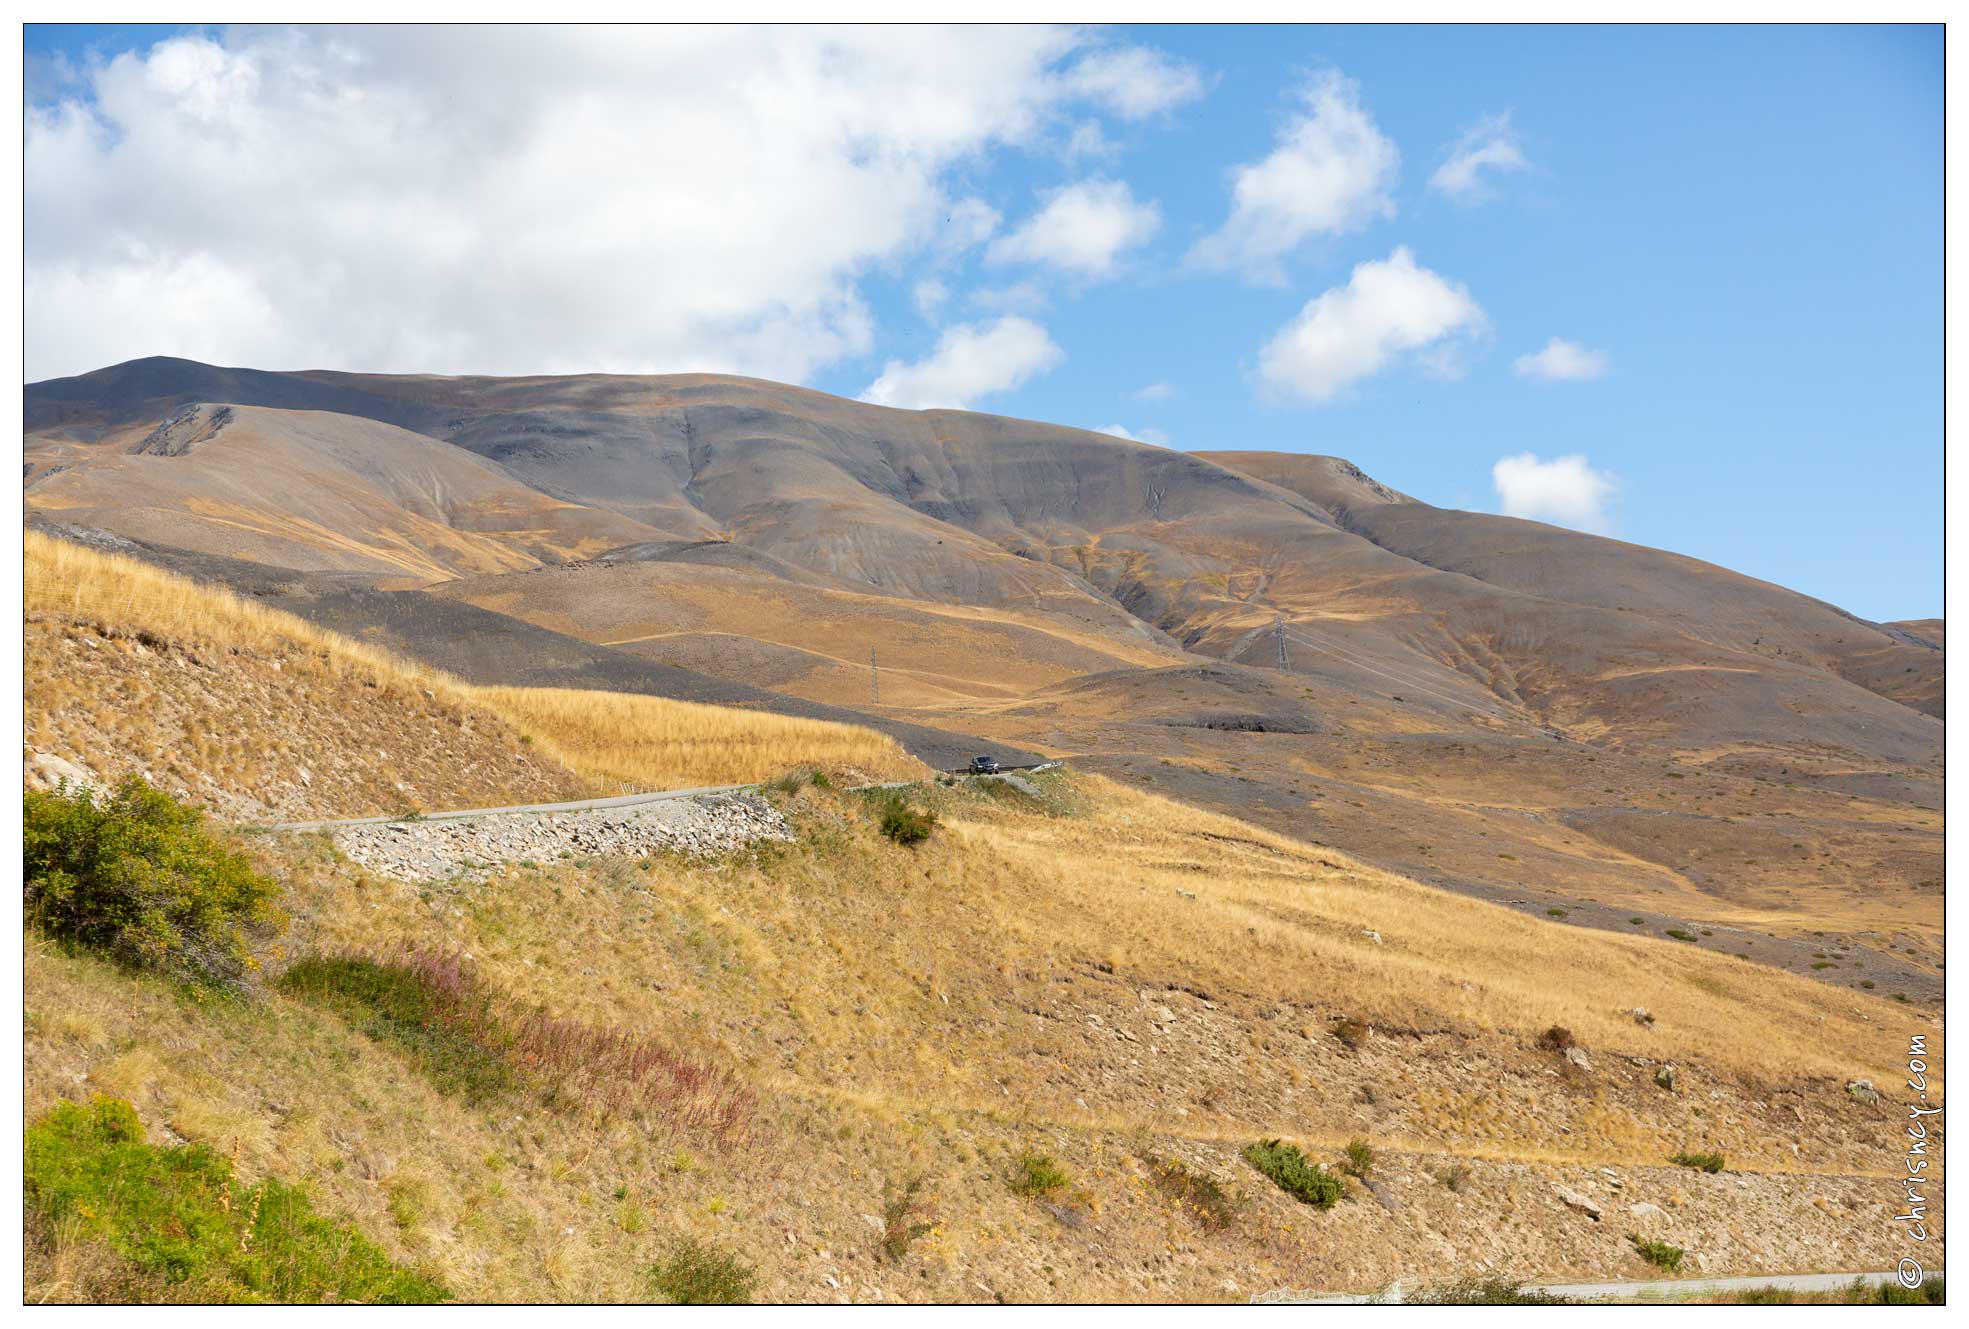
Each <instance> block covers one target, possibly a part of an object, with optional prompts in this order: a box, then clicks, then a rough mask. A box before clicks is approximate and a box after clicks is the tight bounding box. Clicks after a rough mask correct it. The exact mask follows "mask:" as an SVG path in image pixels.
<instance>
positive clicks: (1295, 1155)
mask: <svg viewBox="0 0 1969 1329" xmlns="http://www.w3.org/2000/svg"><path fill="white" fill-rule="evenodd" d="M1244 1160H1245V1162H1247V1163H1249V1164H1251V1166H1252V1167H1255V1168H1257V1169H1258V1170H1259V1171H1260V1172H1262V1173H1264V1174H1265V1175H1266V1176H1267V1177H1269V1178H1271V1180H1272V1183H1273V1184H1274V1185H1276V1186H1277V1187H1278V1188H1279V1189H1280V1190H1282V1191H1284V1192H1285V1193H1286V1194H1287V1195H1290V1196H1291V1197H1292V1198H1293V1199H1295V1200H1297V1201H1299V1202H1300V1203H1301V1204H1310V1205H1312V1206H1313V1207H1314V1208H1316V1209H1331V1208H1332V1207H1333V1206H1334V1205H1335V1204H1337V1203H1338V1202H1339V1200H1340V1197H1341V1196H1343V1195H1345V1194H1346V1193H1347V1183H1346V1182H1345V1181H1343V1180H1342V1179H1341V1178H1340V1177H1338V1176H1337V1175H1335V1174H1334V1173H1331V1172H1328V1171H1327V1170H1326V1169H1325V1168H1324V1167H1322V1166H1320V1165H1319V1164H1318V1163H1309V1162H1307V1161H1306V1156H1305V1155H1304V1154H1302V1153H1300V1152H1299V1146H1298V1145H1295V1144H1281V1143H1280V1142H1279V1141H1277V1140H1260V1141H1258V1142H1257V1143H1256V1144H1249V1145H1246V1146H1245V1149H1244Z"/></svg>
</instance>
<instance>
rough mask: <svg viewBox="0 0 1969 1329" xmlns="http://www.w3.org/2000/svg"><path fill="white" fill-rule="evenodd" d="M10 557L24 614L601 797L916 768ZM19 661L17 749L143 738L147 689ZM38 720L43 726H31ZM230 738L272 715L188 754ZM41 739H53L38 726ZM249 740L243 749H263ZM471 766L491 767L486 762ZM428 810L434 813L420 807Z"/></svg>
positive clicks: (108, 562) (202, 594) (877, 743)
mask: <svg viewBox="0 0 1969 1329" xmlns="http://www.w3.org/2000/svg"><path fill="white" fill-rule="evenodd" d="M25 554H26V577H25V582H26V591H25V594H26V612H27V614H28V615H29V616H30V618H35V617H39V618H42V619H46V620H50V621H61V622H71V623H72V622H94V623H100V624H105V625H107V626H109V627H111V628H113V629H114V630H116V631H117V632H119V633H123V634H128V635H131V636H137V635H138V634H148V635H150V636H152V637H154V638H159V639H162V640H164V641H167V642H169V643H171V644H173V645H174V646H176V647H178V648H181V649H185V650H190V651H192V652H194V653H196V652H199V651H206V652H208V653H214V654H219V655H221V656H222V657H223V658H228V659H230V658H232V657H234V656H238V655H241V654H245V655H251V656H259V657H265V658H266V659H268V660H270V661H274V662H278V664H279V665H280V666H281V667H282V668H283V671H284V672H283V674H282V675H280V677H287V676H291V675H293V674H296V673H305V674H308V675H311V676H314V677H319V678H327V679H330V680H332V681H334V682H335V683H337V684H339V685H344V686H352V687H354V688H357V689H359V690H360V693H359V694H358V695H359V696H360V697H361V700H362V702H363V704H364V705H365V706H370V705H373V704H374V703H377V702H382V703H386V704H387V703H393V702H395V703H402V704H404V705H408V706H412V707H415V708H417V709H418V710H420V711H429V712H435V713H440V714H442V715H443V716H445V717H446V718H447V719H448V720H449V721H450V722H451V723H452V725H453V726H454V727H458V728H466V729H471V728H473V727H476V728H477V729H478V730H480V731H482V732H483V734H484V736H485V737H486V739H487V741H488V743H490V744H491V746H492V747H496V748H502V749H503V750H504V751H505V752H508V753H511V752H517V751H519V750H521V749H528V748H530V749H533V750H535V751H537V753H538V756H539V757H540V758H543V759H545V761H546V762H548V763H550V764H554V763H557V764H558V765H559V766H561V767H564V768H565V773H566V774H567V778H568V779H569V780H570V781H572V782H575V783H578V784H580V785H581V786H582V787H584V788H587V789H592V790H595V791H606V792H616V791H617V790H619V789H620V788H621V787H622V786H624V785H630V786H633V787H635V788H637V789H665V788H678V787H686V786H693V785H704V784H740V783H747V782H751V781H756V780H764V779H768V778H770V777H772V776H775V775H779V774H781V773H784V772H786V771H789V770H793V769H823V770H835V771H858V772H864V773H866V774H867V775H868V776H870V777H871V778H881V779H888V778H897V777H907V776H914V775H920V774H922V773H923V772H924V767H923V766H922V765H921V763H919V762H917V761H916V760H915V759H914V758H912V757H910V756H909V755H908V754H907V753H906V752H904V751H903V750H902V748H901V747H900V745H898V744H897V743H896V742H895V740H893V739H891V738H889V737H887V736H886V735H883V734H878V733H876V732H874V731H873V730H866V729H861V728H858V727H855V726H852V725H843V724H834V723H829V722H826V721H820V720H807V719H799V718H795V717H789V716H781V715H774V714H771V713H767V712H756V711H741V710H734V709H730V708H726V707H718V706H705V705H699V704H696V703H691V702H680V701H671V700H669V699H667V698H660V697H645V696H625V695H621V694H616V693H601V692H580V691H563V690H556V689H533V688H483V687H473V686H470V685H468V684H465V683H462V682H460V681H459V680H457V679H455V678H452V677H451V676H449V675H447V674H444V673H442V672H441V671H439V670H435V669H432V668H429V667H427V666H424V665H420V664H415V663H413V662H410V661H407V660H403V659H401V658H399V657H397V656H394V655H392V654H390V653H389V652H387V651H383V650H379V649H377V648H375V647H372V646H369V645H366V644H364V643H361V642H356V641H351V640H350V639H348V638H346V637H342V636H340V635H338V634H336V633H332V632H327V631H324V630H322V629H320V628H317V627H315V626H314V625H312V624H310V623H308V622H306V621H304V620H302V619H299V618H296V617H295V616H293V615H291V614H288V613H285V612H282V611H281V610H278V609H274V608H270V607H268V606H266V605H262V604H258V603H255V602H253V601H250V600H247V599H244V598H242V597H240V596H237V595H234V594H232V593H230V592H228V591H224V590H221V589H216V588H212V587H206V586H201V585H199V584H198V583H196V582H193V581H191V580H189V579H187V578H184V577H180V576H177V575H175V574H172V573H169V572H165V571H163V570H161V569H158V568H155V567H152V566H150V565H149V564H146V563H143V562H140V561H138V560H136V559H133V558H128V557H125V556H123V555H120V554H108V553H103V552H101V551H98V550H94V549H89V548H86V547H84V546H81V545H77V544H74V543H71V542H69V541H64V540H56V539H53V538H50V537H48V536H45V535H41V534H38V533H34V532H29V533H28V535H27V539H26V548H25ZM30 654H31V659H30V668H29V672H28V686H27V709H28V718H29V732H30V736H31V739H32V736H33V735H35V734H36V733H38V732H40V730H41V728H43V727H45V724H46V722H47V721H48V719H49V718H50V717H51V716H52V715H53V713H54V712H55V711H57V710H58V709H59V708H61V707H63V706H73V705H78V704H86V705H88V706H89V707H91V708H93V710H95V711H96V712H98V713H99V714H98V719H99V721H100V723H99V724H98V725H97V728H98V729H99V730H101V731H102V732H103V733H105V734H110V735H121V736H123V737H127V740H128V742H130V743H132V744H135V745H138V746H142V745H143V744H144V743H145V742H146V739H145V737H144V735H143V734H141V733H140V732H135V731H138V730H141V729H142V727H143V726H144V724H145V720H146V710H145V707H144V705H143V704H142V698H143V697H144V696H147V695H150V692H151V689H152V685H153V683H154V682H155V680H152V681H147V682H138V683H135V684H132V685H131V686H130V688H129V695H126V696H121V697H101V698H96V699H94V700H93V701H91V700H89V699H85V698H79V697H76V696H74V695H71V694H72V693H73V688H72V687H70V686H68V685H67V684H66V683H65V681H64V679H63V677H62V671H61V670H60V669H59V668H56V667H53V666H52V665H51V666H50V667H48V668H45V669H40V670H37V669H36V668H35V667H34V659H35V658H38V657H33V654H32V653H30ZM167 677H168V675H167ZM172 681H173V682H174V683H175V680H172ZM268 709H270V710H271V708H268ZM37 720H39V721H41V722H42V723H41V724H37ZM192 728H196V726H193V727H192ZM235 728H238V729H242V730H261V729H264V730H266V731H269V734H271V735H275V736H277V735H278V732H279V730H280V728H281V717H280V716H279V715H278V714H272V713H269V714H249V715H242V716H235V717H234V718H233V720H232V721H231V722H223V721H218V720H217V718H216V717H215V718H214V723H213V724H212V725H210V726H209V727H207V728H206V729H205V731H204V732H203V733H202V734H193V733H191V732H189V730H188V732H187V735H186V741H187V742H189V743H191V744H193V745H195V746H196V745H201V744H202V745H204V747H206V748H208V749H209V751H206V752H203V753H200V752H193V753H191V754H189V755H190V756H192V757H194V758H199V759H201V760H204V762H205V764H206V765H208V766H216V765H220V764H222V763H224V762H225V760H226V757H227V753H226V752H225V751H222V749H223V748H225V741H224V740H225V739H226V738H227V737H228V736H229V735H230V733H231V731H232V730H233V729H235ZM124 731H131V732H129V733H127V734H124ZM522 734H524V735H525V736H526V739H525V740H524V741H523V740H522V739H521V737H520V736H521V735H522ZM49 737H50V738H51V739H55V738H59V737H60V735H59V734H58V733H56V732H54V731H53V730H50V733H49ZM343 737H348V736H346V735H345V736H343ZM412 743H414V740H411V741H406V740H405V738H404V736H403V735H402V734H399V733H391V734H390V735H389V736H388V738H387V739H386V740H385V741H381V742H378V743H375V744H372V745H371V746H370V748H369V749H368V751H370V752H372V753H373V752H374V751H375V750H376V749H378V748H383V749H388V750H394V751H397V752H398V753H399V758H398V759H399V760H406V761H407V760H409V759H410V758H409V756H408V755H406V750H407V749H410V748H411V747H412ZM57 746H59V744H57ZM250 746H255V747H256V750H258V749H263V748H265V747H266V746H267V744H264V743H261V744H257V745H250ZM345 746H353V744H345ZM76 755H78V756H81V755H84V754H79V753H78V754H76ZM141 755H142V759H143V761H144V762H145V763H146V764H150V765H160V764H163V763H164V762H165V759H166V757H167V755H168V754H164V753H157V754H153V753H149V752H144V753H143V754H141ZM235 755H236V754H235ZM529 755H531V754H529ZM293 756H294V759H295V763H294V764H297V765H298V764H303V763H307V762H309V761H310V760H311V757H312V759H313V761H314V765H315V768H316V769H317V770H320V769H321V765H322V763H321V761H320V759H319V758H320V754H310V753H308V752H305V751H297V752H296V753H294V754H293ZM233 764H236V765H239V764H241V763H233ZM484 764H486V765H488V766H490V765H491V763H490V761H489V760H488V761H487V762H486V763H484ZM213 773H214V774H224V773H223V772H213ZM232 774H235V775H237V777H238V778H237V779H236V780H235V783H238V784H260V785H264V784H266V783H268V782H270V781H274V780H277V779H278V778H279V772H277V771H273V770H271V769H268V768H265V767H263V766H262V765H260V764H258V763H252V764H251V765H250V769H249V768H247V767H246V766H245V765H242V768H241V769H240V770H238V771H236V772H233V773H232ZM493 778H494V779H495V780H496V778H497V777H496V776H495V777H493ZM425 783H427V784H428V783H429V782H428V781H426V782H425ZM386 787H387V786H386ZM242 792H244V791H242ZM580 792H582V789H581V788H567V789H563V790H561V791H559V793H560V795H561V796H570V797H571V796H574V795H576V794H578V793H580ZM543 796H547V797H551V796H554V795H553V793H552V792H548V791H543V789H542V788H541V787H540V784H539V781H538V780H537V779H536V780H533V781H530V782H528V783H525V784H523V785H519V784H516V785H515V787H514V797H513V798H512V799H511V800H508V801H529V800H532V799H535V798H539V797H543ZM372 797H373V796H372ZM397 801H398V802H404V801H416V800H406V799H403V798H399V799H398V800H397ZM425 801H426V802H429V801H428V800H425ZM429 806H430V807H432V808H435V807H438V806H440V805H439V804H437V803H434V802H432V803H429ZM337 810H347V811H384V810H389V809H385V808H382V807H374V808H372V807H362V808H350V809H337Z"/></svg>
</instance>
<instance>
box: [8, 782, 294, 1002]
mask: <svg viewBox="0 0 1969 1329" xmlns="http://www.w3.org/2000/svg"><path fill="white" fill-rule="evenodd" d="M24 823H25V824H24V827H23V836H22V839H23V845H24V852H23V857H24V873H23V875H24V877H25V882H26V908H27V919H28V922H29V923H30V924H32V925H33V926H35V927H38V928H40V929H41V930H42V931H44V932H46V933H48V934H49V935H50V936H53V937H57V938H59V939H61V940H62V941H65V942H68V943H70V944H72V945H76V946H80V947H86V948H87V949H90V950H93V951H98V952H101V953H102V954H104V955H107V956H109V957H110V958H112V959H114V960H116V961H118V962H119V963H122V964H126V965H129V966H131V967H133V968H140V969H151V970H156V971H158V972H161V973H166V974H170V975H173V976H174V977H177V978H181V979H184V980H187V981H190V982H193V983H201V984H208V985H212V986H217V987H225V988H235V989H236V988H240V987H243V986H244V985H245V982H246V979H247V977H248V976H249V975H250V974H251V973H252V972H253V970H254V969H255V968H257V962H256V961H255V959H254V957H253V947H254V945H255V944H256V943H258V942H259V941H262V940H264V939H265V938H266V937H267V936H269V935H270V934H272V933H273V932H274V931H276V930H277V929H278V927H279V926H280V923H281V916H280V910H279V907H278V903H277V901H278V898H279V891H280V888H279V886H278V885H277V884H276V883H275V882H274V881H273V880H272V879H270V878H268V877H265V876H263V875H261V874H260V873H258V872H256V871H254V869H253V865H252V863H251V862H250V861H249V860H248V859H247V857H246V855H245V854H243V853H241V852H239V851H238V850H237V849H235V848H233V847H232V846H231V845H229V844H227V843H226V842H225V841H224V840H223V839H221V838H220V837H218V836H217V835H215V834H213V833H212V831H211V830H209V829H208V828H207V827H206V825H205V816H204V814H203V813H201V812H200V811H199V810H198V809H196V808H190V807H186V806H184V805H183V804H181V803H179V802H178V801H177V800H176V799H174V798H172V797H171V796H170V795H169V794H167V793H165V792H164V791H163V790H161V789H153V788H152V787H151V786H150V785H148V784H146V783H145V782H144V781H143V780H140V779H138V778H137V777H136V776H130V777H128V778H126V779H125V780H123V782H122V783H120V784H118V785H117V786H116V788H115V789H113V790H110V791H108V792H106V793H101V794H97V793H95V792H94V791H92V790H90V789H88V788H86V787H81V788H71V787H70V786H68V785H67V784H66V783H64V784H62V785H59V786H57V787H56V788H54V789H52V790H44V789H35V790H29V791H28V793H27V800H26V809H25V815H24Z"/></svg>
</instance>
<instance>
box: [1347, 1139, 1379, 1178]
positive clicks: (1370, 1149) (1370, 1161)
mask: <svg viewBox="0 0 1969 1329" xmlns="http://www.w3.org/2000/svg"><path fill="white" fill-rule="evenodd" d="M1341 1152H1343V1153H1344V1154H1345V1155H1346V1156H1347V1163H1346V1168H1347V1171H1348V1172H1349V1173H1350V1174H1352V1175H1353V1176H1356V1177H1359V1178H1360V1179H1361V1180H1362V1181H1366V1180H1367V1178H1368V1175H1369V1174H1370V1173H1372V1172H1373V1171H1374V1146H1373V1145H1371V1144H1369V1143H1368V1142H1367V1141H1366V1140H1360V1139H1355V1140H1349V1141H1347V1147H1346V1148H1345V1149H1344V1150H1342V1151H1341Z"/></svg>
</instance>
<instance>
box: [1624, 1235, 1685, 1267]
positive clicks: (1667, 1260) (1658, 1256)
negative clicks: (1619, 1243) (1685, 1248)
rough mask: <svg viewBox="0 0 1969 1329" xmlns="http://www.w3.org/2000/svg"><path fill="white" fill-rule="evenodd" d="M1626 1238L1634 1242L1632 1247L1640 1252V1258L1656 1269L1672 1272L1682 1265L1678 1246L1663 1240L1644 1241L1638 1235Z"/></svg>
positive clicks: (1680, 1249)
mask: <svg viewBox="0 0 1969 1329" xmlns="http://www.w3.org/2000/svg"><path fill="white" fill-rule="evenodd" d="M1628 1240H1629V1241H1631V1242H1633V1243H1634V1249H1635V1250H1636V1251H1638V1252H1640V1255H1641V1258H1642V1259H1644V1260H1646V1261H1647V1262H1648V1263H1649V1264H1651V1265H1654V1266H1655V1267H1656V1268H1657V1269H1661V1270H1664V1271H1666V1272H1668V1273H1671V1274H1672V1273H1674V1272H1675V1271H1676V1270H1677V1269H1680V1268H1681V1267H1682V1248H1681V1247H1680V1246H1671V1245H1669V1244H1668V1243H1667V1242H1665V1241H1644V1240H1643V1239H1642V1238H1640V1237H1638V1236H1630V1237H1628Z"/></svg>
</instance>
